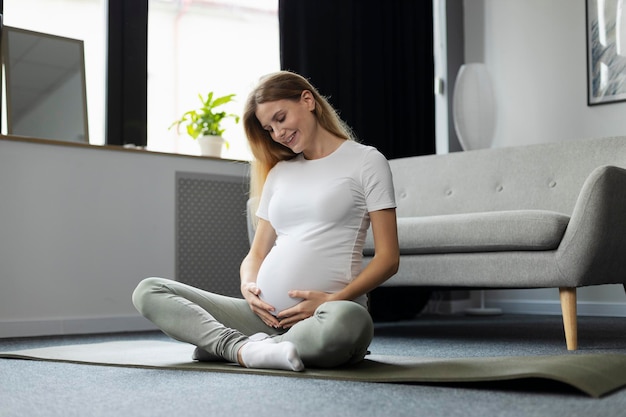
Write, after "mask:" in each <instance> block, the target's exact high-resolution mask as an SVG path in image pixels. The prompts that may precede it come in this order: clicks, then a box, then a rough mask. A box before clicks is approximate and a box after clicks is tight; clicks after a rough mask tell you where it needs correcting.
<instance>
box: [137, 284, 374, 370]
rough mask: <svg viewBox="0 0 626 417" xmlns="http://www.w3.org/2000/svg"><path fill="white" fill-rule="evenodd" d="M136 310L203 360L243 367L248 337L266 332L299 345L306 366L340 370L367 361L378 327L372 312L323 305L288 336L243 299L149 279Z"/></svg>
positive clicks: (355, 306)
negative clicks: (241, 361)
mask: <svg viewBox="0 0 626 417" xmlns="http://www.w3.org/2000/svg"><path fill="white" fill-rule="evenodd" d="M133 304H134V305H135V307H136V308H137V310H138V311H139V312H140V313H141V314H143V315H144V316H145V317H146V318H147V319H149V320H150V321H152V322H153V323H154V324H156V325H157V327H159V328H160V329H161V330H162V331H163V332H164V333H166V334H167V335H169V336H170V337H172V338H174V339H176V340H180V341H183V342H187V343H191V344H193V345H195V346H197V347H198V348H200V349H196V354H195V356H196V357H199V359H202V360H212V359H213V360H215V359H220V358H221V359H224V360H227V361H229V362H237V352H238V351H239V349H240V348H241V347H242V346H243V345H244V344H245V343H247V342H248V336H251V335H253V334H255V333H259V332H263V333H267V334H269V335H271V336H272V337H273V338H274V339H275V340H276V341H277V342H282V341H290V342H292V343H294V344H295V346H296V348H297V349H298V353H299V354H300V359H302V362H303V363H304V365H305V366H312V367H323V368H329V367H335V366H339V365H343V364H349V363H355V362H359V361H361V360H362V359H363V358H364V357H365V355H366V353H367V348H368V346H369V344H370V342H371V341H372V337H373V333H374V326H373V323H372V319H371V317H370V315H369V312H368V311H367V309H365V308H364V307H363V306H361V305H360V304H358V303H356V302H353V301H332V302H327V303H324V304H322V305H320V306H319V307H318V308H317V310H316V311H315V314H314V315H313V316H312V317H309V318H308V319H306V320H302V321H301V322H299V323H297V324H296V325H294V326H293V327H291V328H290V329H289V330H287V331H284V330H280V329H274V328H272V327H269V326H267V325H266V324H265V323H263V321H262V320H261V319H260V318H259V317H258V316H257V315H256V314H255V313H254V312H253V311H252V310H251V309H250V307H249V306H248V303H247V301H245V300H244V299H240V298H233V297H226V296H223V295H219V294H213V293H210V292H207V291H203V290H200V289H198V288H194V287H191V286H189V285H186V284H183V283H180V282H177V281H172V280H169V279H165V278H146V279H144V280H143V281H141V282H140V283H139V285H138V286H137V288H136V289H135V292H134V293H133Z"/></svg>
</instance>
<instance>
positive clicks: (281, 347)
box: [240, 339, 304, 371]
mask: <svg viewBox="0 0 626 417" xmlns="http://www.w3.org/2000/svg"><path fill="white" fill-rule="evenodd" d="M240 353H241V360H242V361H243V364H244V366H245V367H246V368H264V369H284V370H286V371H302V370H304V364H303V363H302V361H301V360H300V355H298V350H297V349H296V345H294V344H293V343H291V342H280V343H276V341H275V340H274V339H264V340H261V341H250V342H248V343H246V344H245V345H243V347H242V348H241V351H240Z"/></svg>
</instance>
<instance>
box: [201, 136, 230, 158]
mask: <svg viewBox="0 0 626 417" xmlns="http://www.w3.org/2000/svg"><path fill="white" fill-rule="evenodd" d="M225 142H226V141H225V140H224V138H222V137H221V136H200V137H199V138H198V144H199V145H200V155H202V156H213V157H216V158H221V157H222V148H223V147H224V143H225Z"/></svg>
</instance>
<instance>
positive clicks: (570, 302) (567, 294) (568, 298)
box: [559, 287, 578, 350]
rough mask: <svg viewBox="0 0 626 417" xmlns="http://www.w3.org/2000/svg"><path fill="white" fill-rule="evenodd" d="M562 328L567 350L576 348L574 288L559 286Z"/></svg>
mask: <svg viewBox="0 0 626 417" xmlns="http://www.w3.org/2000/svg"><path fill="white" fill-rule="evenodd" d="M559 295H560V297H561V311H562V312H563V328H564V330H565V343H566V344H567V350H576V349H578V324H577V322H576V288H575V287H574V288H567V287H563V288H559Z"/></svg>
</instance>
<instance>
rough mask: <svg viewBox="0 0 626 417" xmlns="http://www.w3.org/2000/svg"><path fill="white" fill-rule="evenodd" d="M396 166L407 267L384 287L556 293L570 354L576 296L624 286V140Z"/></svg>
mask: <svg viewBox="0 0 626 417" xmlns="http://www.w3.org/2000/svg"><path fill="white" fill-rule="evenodd" d="M390 164H391V169H392V172H393V176H394V184H395V187H396V197H397V203H398V209H397V216H398V233H399V240H400V248H401V261H400V269H399V271H398V273H397V274H396V275H395V276H394V277H392V278H391V279H390V280H389V281H388V282H387V283H385V285H389V286H407V285H408V286H426V287H439V288H441V287H444V288H446V287H447V288H475V289H481V288H558V289H559V292H560V301H561V307H562V313H563V324H564V329H565V338H566V344H567V348H568V349H569V350H575V349H577V339H578V338H577V323H576V289H577V288H578V287H584V286H589V285H600V284H622V285H626V218H625V217H626V169H625V168H626V137H613V138H602V139H587V140H577V141H566V142H560V143H550V144H541V145H529V146H519V147H509V148H496V149H487V150H477V151H468V152H456V153H451V154H446V155H428V156H419V157H409V158H400V159H394V160H391V161H390ZM372 243H373V242H372V239H371V236H369V237H368V243H367V248H366V250H365V251H364V255H365V262H366V263H367V262H368V260H369V259H371V256H372V255H373V244H372ZM625 288H626V287H625Z"/></svg>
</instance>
